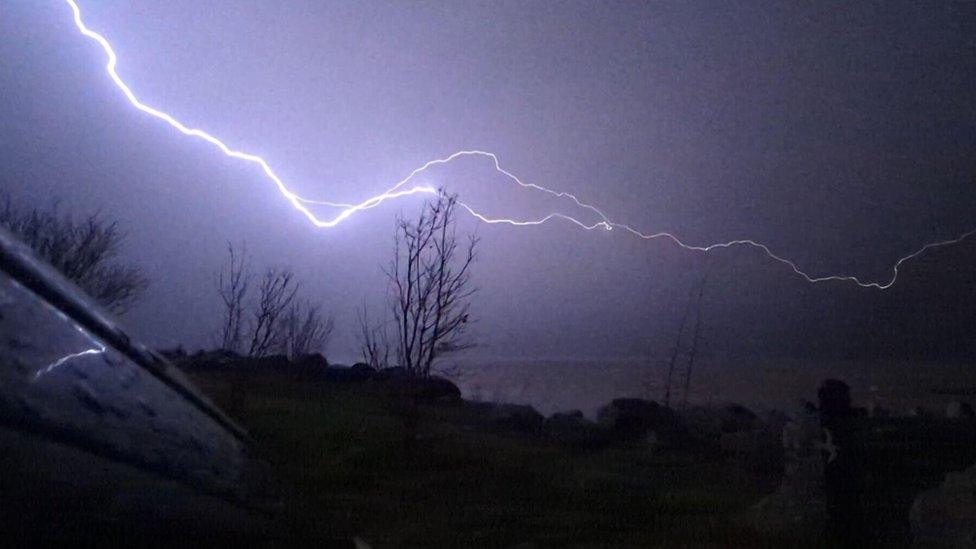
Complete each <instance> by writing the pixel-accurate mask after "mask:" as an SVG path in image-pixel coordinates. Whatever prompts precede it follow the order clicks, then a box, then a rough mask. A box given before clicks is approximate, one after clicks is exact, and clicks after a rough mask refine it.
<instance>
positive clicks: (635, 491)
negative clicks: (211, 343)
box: [194, 372, 783, 547]
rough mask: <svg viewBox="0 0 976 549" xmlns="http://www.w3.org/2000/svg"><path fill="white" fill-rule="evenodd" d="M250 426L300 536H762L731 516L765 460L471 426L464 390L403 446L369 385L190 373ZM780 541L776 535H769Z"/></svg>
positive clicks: (506, 539) (425, 539)
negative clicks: (591, 444) (595, 444)
mask: <svg viewBox="0 0 976 549" xmlns="http://www.w3.org/2000/svg"><path fill="white" fill-rule="evenodd" d="M194 378H195V381H196V382H197V383H198V384H199V385H200V386H201V387H202V388H203V389H204V391H205V392H207V393H208V394H210V395H211V397H212V398H214V399H215V400H216V401H217V402H218V404H219V405H221V406H222V407H223V408H224V409H226V410H227V411H228V412H229V413H230V414H231V415H232V416H234V417H236V418H237V419H238V420H239V421H241V422H242V423H243V424H244V426H245V427H246V428H247V429H248V430H249V431H250V433H251V435H252V437H253V438H254V441H255V447H256V449H257V451H258V453H259V455H260V457H261V458H262V459H264V460H265V461H267V462H269V463H270V464H271V465H272V470H273V471H274V474H275V475H276V476H277V480H278V481H279V482H280V484H281V489H280V490H281V494H282V498H283V500H284V508H283V511H282V514H283V517H284V520H285V521H287V523H288V524H289V525H290V528H291V531H292V532H295V533H297V534H295V535H301V536H314V537H329V538H342V537H346V538H349V537H352V536H358V537H360V538H362V539H364V540H366V541H368V542H369V543H370V544H371V545H373V546H374V547H388V546H438V547H448V546H451V547H466V546H514V545H520V544H525V546H542V547H550V546H566V545H572V546H617V547H620V546H632V547H647V546H659V545H666V546H688V545H694V546H729V545H738V546H742V545H761V544H764V542H769V543H770V544H773V542H775V541H776V540H762V539H760V538H758V537H757V536H756V534H755V533H753V532H752V531H751V530H750V529H749V528H748V527H747V526H745V525H744V524H743V523H742V521H740V520H738V517H739V516H740V515H741V514H742V513H743V512H744V511H745V510H746V509H747V508H748V507H749V506H750V505H751V504H753V503H754V502H756V501H757V500H758V499H759V498H760V497H761V496H762V495H763V494H764V493H768V492H769V491H771V490H773V489H774V487H775V485H776V484H777V483H778V480H779V478H778V477H779V475H778V473H777V472H776V471H770V470H768V468H766V469H767V470H763V468H762V467H757V466H755V465H751V464H749V463H747V462H738V461H730V460H723V459H720V458H715V457H712V458H706V457H705V455H703V454H699V453H695V452H690V451H686V452H676V451H672V452H664V453H654V452H651V451H649V449H648V448H646V447H643V448H642V447H611V448H607V449H603V450H593V451H572V450H567V449H565V448H561V447H558V446H555V445H552V444H550V443H547V442H546V441H544V440H542V439H540V438H537V437H533V436H530V435H518V434H504V433H495V432H491V431H489V430H486V429H484V428H480V427H479V426H478V418H477V417H476V414H477V412H476V411H475V409H474V407H471V406H466V405H464V404H463V403H453V404H426V405H422V406H421V410H420V418H421V420H420V425H419V430H418V436H417V440H416V442H415V443H414V447H413V449H412V450H411V451H408V449H407V445H406V444H405V443H404V440H405V437H404V433H405V430H404V427H403V422H402V420H401V416H400V415H399V414H398V413H397V410H396V408H395V407H394V406H391V401H390V399H389V397H388V396H385V395H383V394H382V393H380V392H378V391H376V390H374V389H372V388H371V386H370V384H368V383H367V384H334V383H309V382H302V381H297V380H291V379H288V378H282V377H275V376H258V375H242V374H230V373H213V372H209V373H206V374H195V375H194ZM779 541H783V540H779Z"/></svg>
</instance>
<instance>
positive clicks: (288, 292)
mask: <svg viewBox="0 0 976 549" xmlns="http://www.w3.org/2000/svg"><path fill="white" fill-rule="evenodd" d="M296 293H298V284H297V283H295V274H294V273H293V272H291V271H288V270H277V269H268V270H267V272H265V273H264V276H263V277H261V283H260V285H259V286H258V299H257V303H256V304H255V307H254V310H253V311H252V312H251V325H250V333H251V343H250V344H249V345H248V349H247V355H248V356H253V357H262V356H266V355H268V354H269V353H270V352H271V351H272V350H274V349H275V347H276V346H277V345H278V344H279V342H280V334H281V323H282V321H283V319H284V316H283V315H284V314H285V312H286V311H287V310H288V307H289V306H290V305H291V303H292V301H293V300H294V299H295V294H296Z"/></svg>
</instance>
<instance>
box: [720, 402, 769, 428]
mask: <svg viewBox="0 0 976 549" xmlns="http://www.w3.org/2000/svg"><path fill="white" fill-rule="evenodd" d="M763 426H764V425H763V422H762V420H761V419H759V416H757V415H756V414H755V413H754V412H753V411H752V410H750V409H748V408H746V407H745V406H742V405H741V404H729V405H728V406H726V407H725V408H723V409H722V432H723V433H740V432H742V431H755V430H757V429H762V428H763Z"/></svg>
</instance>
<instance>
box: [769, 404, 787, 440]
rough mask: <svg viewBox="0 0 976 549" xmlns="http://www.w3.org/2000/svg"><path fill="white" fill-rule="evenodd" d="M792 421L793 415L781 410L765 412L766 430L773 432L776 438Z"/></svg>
mask: <svg viewBox="0 0 976 549" xmlns="http://www.w3.org/2000/svg"><path fill="white" fill-rule="evenodd" d="M792 421H793V417H792V416H790V415H789V414H787V413H786V412H783V411H781V410H770V411H769V412H767V413H766V420H765V423H766V430H767V431H768V432H770V433H775V434H776V436H777V438H778V437H779V436H780V435H781V434H782V433H783V428H784V427H786V426H787V425H789V424H790V423H791V422H792Z"/></svg>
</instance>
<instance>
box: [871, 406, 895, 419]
mask: <svg viewBox="0 0 976 549" xmlns="http://www.w3.org/2000/svg"><path fill="white" fill-rule="evenodd" d="M868 416H869V417H873V418H876V419H885V418H889V417H891V410H889V409H887V408H885V407H884V406H881V405H880V404H877V403H872V404H871V406H870V407H868Z"/></svg>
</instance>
